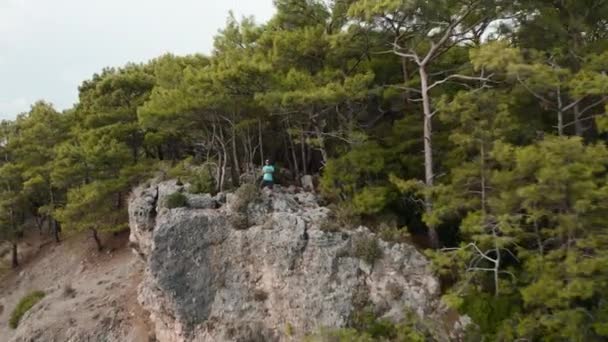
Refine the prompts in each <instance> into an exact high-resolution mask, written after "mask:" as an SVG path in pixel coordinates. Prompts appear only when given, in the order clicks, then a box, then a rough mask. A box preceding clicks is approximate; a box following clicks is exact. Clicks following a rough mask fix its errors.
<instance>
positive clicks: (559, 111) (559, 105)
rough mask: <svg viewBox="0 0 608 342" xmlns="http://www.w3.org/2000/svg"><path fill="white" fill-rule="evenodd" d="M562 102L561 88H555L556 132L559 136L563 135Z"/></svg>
mask: <svg viewBox="0 0 608 342" xmlns="http://www.w3.org/2000/svg"><path fill="white" fill-rule="evenodd" d="M562 108H563V103H562V92H561V89H560V88H559V87H558V88H557V134H558V135H559V136H560V137H561V136H562V135H564V112H563V109H562Z"/></svg>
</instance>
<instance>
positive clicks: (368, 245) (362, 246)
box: [353, 236, 382, 265]
mask: <svg viewBox="0 0 608 342" xmlns="http://www.w3.org/2000/svg"><path fill="white" fill-rule="evenodd" d="M353 247H354V250H353V253H354V256H356V257H357V258H359V259H362V260H364V261H365V262H367V263H368V264H370V265H373V264H374V262H376V260H378V259H380V258H381V257H382V250H381V249H380V245H379V244H378V239H376V238H374V237H367V236H365V237H363V236H360V237H357V238H355V240H354V246H353Z"/></svg>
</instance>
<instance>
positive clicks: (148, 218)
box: [129, 182, 453, 341]
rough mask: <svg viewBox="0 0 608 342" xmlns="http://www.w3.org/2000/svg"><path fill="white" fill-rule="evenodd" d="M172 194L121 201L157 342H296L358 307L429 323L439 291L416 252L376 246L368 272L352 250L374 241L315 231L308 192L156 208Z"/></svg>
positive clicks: (361, 233) (156, 190)
mask: <svg viewBox="0 0 608 342" xmlns="http://www.w3.org/2000/svg"><path fill="white" fill-rule="evenodd" d="M175 191H179V187H178V186H176V185H175V182H164V183H160V184H154V185H150V186H146V187H141V188H138V189H136V190H135V191H134V193H133V196H132V198H131V199H130V203H129V214H130V224H131V237H130V239H131V243H132V246H133V248H134V250H136V251H137V253H138V254H139V255H140V256H141V257H142V258H143V259H144V260H145V261H146V271H145V276H144V280H143V282H142V284H141V286H140V290H139V301H140V303H142V305H143V306H144V308H145V309H146V310H148V311H149V312H150V318H151V321H152V322H153V323H154V325H155V329H156V337H157V339H158V340H159V341H288V340H299V338H301V337H303V336H304V335H305V334H308V333H312V332H316V331H318V330H319V329H320V328H322V327H329V328H339V327H345V326H347V325H348V324H349V322H350V320H351V319H352V316H353V314H354V313H355V311H356V310H358V309H360V306H361V305H364V304H365V305H372V306H373V307H374V308H375V309H376V311H377V312H379V313H380V314H381V315H382V316H383V317H385V318H388V319H392V320H395V321H398V320H400V319H402V318H403V317H404V313H405V311H406V309H408V310H409V311H411V312H415V313H416V314H417V315H418V316H420V318H421V319H425V320H428V319H431V320H440V316H441V315H442V314H441V313H440V312H439V311H440V310H439V309H438V307H439V301H438V298H439V291H440V288H439V282H438V280H437V279H436V278H435V277H434V276H433V275H432V273H431V272H430V270H429V269H428V266H429V262H428V261H427V260H426V259H425V257H424V256H423V255H422V254H421V253H420V252H418V251H417V250H416V249H415V248H414V247H413V246H410V245H406V244H395V243H388V242H384V241H379V242H378V245H379V247H380V249H381V252H382V257H381V258H379V259H378V260H376V261H375V262H374V263H373V264H372V265H370V264H368V263H367V262H365V261H363V260H361V259H359V258H358V257H357V256H356V255H355V254H356V253H354V252H353V250H354V249H353V244H354V242H353V241H355V239H358V238H365V239H376V237H375V236H374V234H372V233H371V232H370V231H369V230H368V229H367V228H365V227H360V228H359V229H357V230H355V231H348V232H325V231H323V230H322V229H321V227H322V226H323V224H324V222H325V221H326V220H327V219H328V214H329V209H327V208H325V207H321V206H319V205H318V203H317V198H316V197H315V196H314V195H313V194H311V193H307V192H300V193H297V194H293V193H288V192H284V191H282V190H281V188H280V187H277V188H275V190H274V191H269V190H264V191H262V192H261V193H260V195H259V196H258V197H257V198H256V199H255V200H253V201H251V202H250V203H248V204H247V205H246V206H244V208H245V209H242V208H243V206H242V205H238V204H237V201H239V198H238V196H237V195H235V194H227V195H225V196H224V195H221V198H220V197H217V196H216V197H215V198H213V197H211V196H208V197H207V196H203V197H199V199H200V202H196V203H201V204H200V205H198V204H197V205H196V206H195V207H194V208H193V207H190V208H177V209H171V210H169V209H166V208H163V206H162V203H163V202H162V199H163V198H164V197H166V196H168V195H169V194H171V193H173V192H175ZM190 198H191V197H189V200H190ZM203 198H204V199H203ZM224 198H225V202H226V204H223V202H224V201H223V199H224ZM199 199H197V201H198V200H199ZM219 199H222V200H219ZM210 203H213V205H211V204H210ZM207 204H209V205H207ZM238 208H241V209H238ZM237 210H241V211H243V210H244V212H235V211H237ZM243 215H244V216H245V217H246V222H247V223H248V226H247V227H245V229H243V228H242V227H239V228H238V229H237V227H235V226H234V222H235V220H234V217H235V216H243ZM287 327H289V328H288V329H287ZM286 330H289V333H287V332H286ZM450 333H453V332H450V327H446V328H445V329H443V328H442V329H437V331H436V332H435V335H436V338H437V339H438V340H449V339H450V338H449V336H450ZM288 335H289V336H288Z"/></svg>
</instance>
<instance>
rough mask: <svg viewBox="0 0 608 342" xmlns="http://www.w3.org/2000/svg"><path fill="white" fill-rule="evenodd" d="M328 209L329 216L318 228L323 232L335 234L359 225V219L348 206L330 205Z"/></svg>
mask: <svg viewBox="0 0 608 342" xmlns="http://www.w3.org/2000/svg"><path fill="white" fill-rule="evenodd" d="M330 209H331V212H330V214H329V216H328V217H327V219H326V220H325V221H324V222H323V224H322V225H321V227H319V228H320V229H321V230H322V231H324V232H333V233H335V232H339V231H341V230H343V229H346V230H348V229H353V228H355V227H357V226H359V225H360V224H361V217H360V216H359V215H358V214H357V213H356V212H355V210H354V208H353V207H352V206H351V205H349V204H345V203H342V204H340V205H331V206H330Z"/></svg>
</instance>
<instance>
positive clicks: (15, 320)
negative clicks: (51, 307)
mask: <svg viewBox="0 0 608 342" xmlns="http://www.w3.org/2000/svg"><path fill="white" fill-rule="evenodd" d="M44 296H45V293H44V292H42V291H34V292H31V293H29V294H28V295H27V296H25V297H23V298H21V300H19V303H17V306H16V307H15V308H14V309H13V312H11V317H10V319H9V323H8V324H9V326H10V327H11V328H12V329H17V327H18V326H19V321H21V318H22V317H23V315H25V314H26V313H27V312H28V311H29V309H31V308H32V307H33V306H34V305H36V303H38V302H39V301H41V300H42V298H44Z"/></svg>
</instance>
